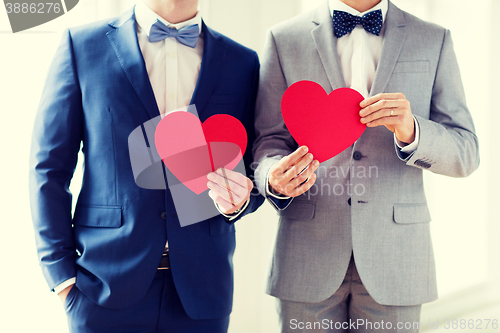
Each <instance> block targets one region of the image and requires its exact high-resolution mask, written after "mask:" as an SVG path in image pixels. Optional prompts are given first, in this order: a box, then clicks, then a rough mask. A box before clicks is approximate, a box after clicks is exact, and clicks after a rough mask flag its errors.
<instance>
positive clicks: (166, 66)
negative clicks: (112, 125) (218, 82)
mask: <svg viewBox="0 0 500 333" xmlns="http://www.w3.org/2000/svg"><path fill="white" fill-rule="evenodd" d="M135 20H136V30H137V39H138V41H139V47H140V49H141V52H142V55H143V57H144V61H145V63H146V70H147V72H148V76H149V80H150V82H151V86H152V88H153V92H154V95H155V98H156V102H157V104H158V110H159V111H160V115H161V116H162V117H164V116H165V115H166V114H168V113H169V112H172V111H175V110H184V111H185V110H187V107H188V106H189V104H190V103H191V98H192V97H193V93H194V90H195V88H196V83H197V82H198V76H199V74H200V68H201V60H202V58H203V45H204V41H203V34H202V32H201V27H202V24H201V22H202V21H201V15H200V12H198V13H197V14H196V16H195V17H193V18H192V19H190V20H187V21H184V22H181V23H177V24H171V23H170V22H168V21H166V20H165V19H163V18H162V17H160V16H159V15H158V14H156V13H155V12H154V11H153V10H151V9H150V8H149V7H148V6H147V5H146V4H145V3H144V2H142V1H138V2H137V4H136V6H135ZM156 20H159V21H161V22H163V23H164V24H165V25H166V26H168V27H170V28H175V29H177V30H179V29H181V28H183V27H187V26H190V25H193V24H198V27H199V31H200V38H199V39H198V43H197V44H196V46H195V47H194V48H191V47H189V46H186V45H184V44H181V43H179V42H178V41H177V39H175V38H166V39H164V40H162V41H159V42H155V43H151V42H149V32H150V30H151V26H152V25H153V24H154V23H155V22H156ZM248 203H249V200H247V202H246V203H245V205H244V206H243V207H242V208H241V209H240V211H239V213H237V214H233V215H225V214H223V213H222V212H221V211H220V209H219V207H218V206H217V205H216V207H217V209H219V212H221V214H222V215H224V216H225V217H227V218H228V219H229V220H230V221H231V220H234V219H236V218H237V217H238V216H239V215H240V214H241V213H242V212H243V211H244V210H245V209H246V208H247V207H248ZM167 246H168V242H167ZM75 282H76V278H71V279H69V280H67V281H65V282H63V283H61V284H60V285H58V286H57V287H56V288H54V291H55V292H56V293H59V292H61V291H62V290H64V289H65V288H67V287H69V286H70V285H72V284H74V283H75Z"/></svg>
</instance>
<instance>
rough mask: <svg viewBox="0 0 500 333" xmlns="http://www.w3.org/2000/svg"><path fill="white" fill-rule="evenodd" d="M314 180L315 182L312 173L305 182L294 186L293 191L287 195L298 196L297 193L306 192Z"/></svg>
mask: <svg viewBox="0 0 500 333" xmlns="http://www.w3.org/2000/svg"><path fill="white" fill-rule="evenodd" d="M315 182H316V174H315V173H313V174H312V175H311V177H310V178H309V180H308V181H307V182H305V183H304V184H302V185H301V186H299V187H297V188H295V189H294V190H293V192H292V193H291V194H289V196H290V197H298V196H299V195H302V194H304V193H306V192H307V191H309V189H310V188H311V187H312V186H313V185H314V183H315Z"/></svg>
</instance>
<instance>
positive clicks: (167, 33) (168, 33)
mask: <svg viewBox="0 0 500 333" xmlns="http://www.w3.org/2000/svg"><path fill="white" fill-rule="evenodd" d="M168 37H174V38H176V39H177V40H178V41H179V43H182V44H184V45H187V46H189V47H193V48H194V47H195V46H196V44H197V43H198V38H200V30H199V28H198V24H193V25H190V26H187V27H184V28H181V29H179V30H177V29H172V28H169V27H167V26H166V25H165V24H164V23H163V22H161V21H159V20H156V22H155V23H154V24H153V25H152V26H151V30H150V32H149V41H150V42H151V43H154V42H159V41H161V40H164V39H165V38H168Z"/></svg>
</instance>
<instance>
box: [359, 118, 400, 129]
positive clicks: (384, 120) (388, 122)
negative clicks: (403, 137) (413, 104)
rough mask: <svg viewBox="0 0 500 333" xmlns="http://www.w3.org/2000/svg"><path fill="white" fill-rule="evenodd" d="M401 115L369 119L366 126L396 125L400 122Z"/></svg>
mask: <svg viewBox="0 0 500 333" xmlns="http://www.w3.org/2000/svg"><path fill="white" fill-rule="evenodd" d="M400 117H401V116H394V117H383V118H379V119H377V120H374V121H371V122H369V123H368V124H366V126H368V127H377V126H396V125H398V124H399V122H400V119H399V118H400Z"/></svg>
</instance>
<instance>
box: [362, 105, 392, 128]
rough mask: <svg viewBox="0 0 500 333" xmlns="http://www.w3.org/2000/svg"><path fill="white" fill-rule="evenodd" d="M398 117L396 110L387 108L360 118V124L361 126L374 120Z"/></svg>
mask: <svg viewBox="0 0 500 333" xmlns="http://www.w3.org/2000/svg"><path fill="white" fill-rule="evenodd" d="M398 115H399V111H398V109H397V108H389V109H380V110H378V111H376V112H374V113H372V114H369V115H367V116H366V117H363V118H361V122H362V123H363V124H367V123H370V122H372V121H374V120H377V119H380V118H384V117H391V118H394V117H397V116H398Z"/></svg>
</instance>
